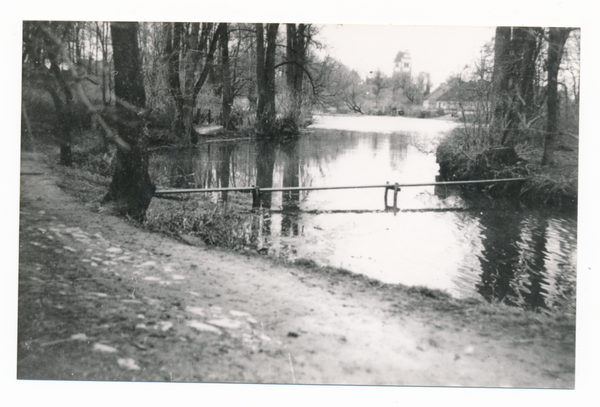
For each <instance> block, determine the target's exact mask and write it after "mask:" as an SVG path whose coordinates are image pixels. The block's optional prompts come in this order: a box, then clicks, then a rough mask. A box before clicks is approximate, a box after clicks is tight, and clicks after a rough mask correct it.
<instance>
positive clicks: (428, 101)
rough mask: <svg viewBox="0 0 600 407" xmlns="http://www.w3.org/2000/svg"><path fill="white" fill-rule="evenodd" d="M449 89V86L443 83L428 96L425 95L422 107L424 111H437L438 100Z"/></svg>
mask: <svg viewBox="0 0 600 407" xmlns="http://www.w3.org/2000/svg"><path fill="white" fill-rule="evenodd" d="M449 89H450V86H448V85H446V84H445V83H442V84H441V85H440V86H439V87H438V88H437V89H435V90H434V91H433V92H431V93H430V94H429V95H427V97H426V98H425V100H423V107H424V108H425V109H437V108H438V106H437V100H438V98H440V97H441V96H442V95H443V94H444V93H446V92H447V91H448V90H449Z"/></svg>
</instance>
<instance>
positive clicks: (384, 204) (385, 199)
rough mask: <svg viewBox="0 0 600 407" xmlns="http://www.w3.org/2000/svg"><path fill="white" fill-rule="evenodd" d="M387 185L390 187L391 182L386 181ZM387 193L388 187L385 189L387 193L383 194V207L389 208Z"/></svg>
mask: <svg viewBox="0 0 600 407" xmlns="http://www.w3.org/2000/svg"><path fill="white" fill-rule="evenodd" d="M385 184H386V185H388V184H389V181H385ZM387 192H388V187H385V192H384V193H383V207H384V208H387V206H388V204H387Z"/></svg>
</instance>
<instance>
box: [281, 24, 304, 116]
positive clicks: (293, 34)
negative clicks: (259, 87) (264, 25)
mask: <svg viewBox="0 0 600 407" xmlns="http://www.w3.org/2000/svg"><path fill="white" fill-rule="evenodd" d="M305 31H306V25H305V24H298V27H296V25H295V24H287V25H286V33H287V46H286V59H287V62H288V63H289V64H288V65H287V68H286V81H287V85H288V90H289V92H290V95H291V116H292V119H294V121H295V122H296V124H299V122H300V118H301V115H302V112H301V110H302V85H303V79H304V69H303V68H304V66H305V63H306V41H305V38H304V36H305Z"/></svg>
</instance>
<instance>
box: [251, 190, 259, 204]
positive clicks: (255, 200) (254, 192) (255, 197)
mask: <svg viewBox="0 0 600 407" xmlns="http://www.w3.org/2000/svg"><path fill="white" fill-rule="evenodd" d="M252 207H253V208H259V207H260V187H254V189H253V190H252Z"/></svg>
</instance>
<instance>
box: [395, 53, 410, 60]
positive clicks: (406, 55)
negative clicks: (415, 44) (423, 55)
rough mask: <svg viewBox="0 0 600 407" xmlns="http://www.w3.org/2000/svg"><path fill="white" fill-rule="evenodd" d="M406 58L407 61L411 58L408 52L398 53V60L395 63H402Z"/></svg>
mask: <svg viewBox="0 0 600 407" xmlns="http://www.w3.org/2000/svg"><path fill="white" fill-rule="evenodd" d="M404 57H406V58H407V59H408V58H410V54H409V53H408V51H398V53H397V54H396V59H394V62H400V61H402V58H404Z"/></svg>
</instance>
